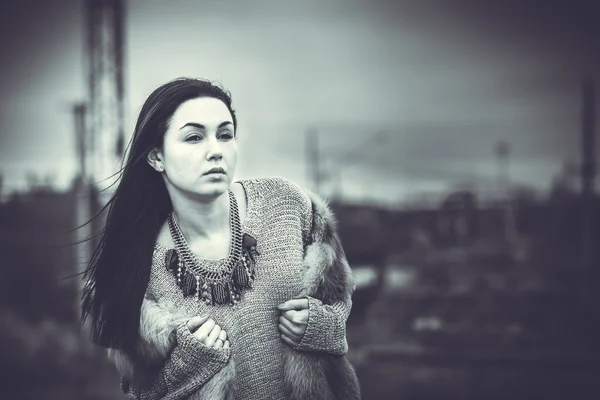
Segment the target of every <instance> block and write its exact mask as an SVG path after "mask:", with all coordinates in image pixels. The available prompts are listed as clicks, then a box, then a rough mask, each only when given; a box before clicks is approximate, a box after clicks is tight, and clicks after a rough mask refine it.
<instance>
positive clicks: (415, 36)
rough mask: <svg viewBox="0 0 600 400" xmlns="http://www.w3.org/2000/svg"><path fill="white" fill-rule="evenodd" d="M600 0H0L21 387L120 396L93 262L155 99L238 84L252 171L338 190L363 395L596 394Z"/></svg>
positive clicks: (2, 188)
mask: <svg viewBox="0 0 600 400" xmlns="http://www.w3.org/2000/svg"><path fill="white" fill-rule="evenodd" d="M599 42H600V4H599V3H598V2H597V1H553V2H549V1H519V2H517V1H512V0H511V1H502V2H500V1H496V2H493V1H461V0H457V1H451V0H447V1H443V0H440V1H431V0H422V1H417V0H414V1H409V0H405V1H384V0H371V1H368V2H367V1H366V0H365V1H354V0H348V1H341V0H332V1H327V2H324V1H312V0H309V1H302V2H284V1H274V0H273V1H257V2H248V1H246V2H243V1H183V0H170V1H166V0H143V1H142V0H85V1H84V0H52V1H43V0H23V1H20V2H3V3H2V5H0V54H2V63H1V64H0V72H1V73H0V249H1V251H2V253H1V254H2V257H1V258H2V264H1V265H2V274H3V278H2V279H0V338H1V340H0V353H1V354H2V359H1V364H0V374H1V376H2V380H1V381H2V382H3V385H2V389H1V391H2V394H1V395H0V397H2V398H6V399H33V398H45V399H118V398H120V390H119V387H118V377H117V375H116V373H115V372H114V370H113V369H112V367H111V366H110V365H108V363H107V362H106V361H105V359H104V358H105V357H104V353H103V352H102V351H99V350H98V349H96V348H94V346H92V345H91V344H90V343H89V340H88V338H87V337H85V336H84V335H81V334H80V333H79V332H78V330H77V323H78V318H79V311H78V310H79V294H78V290H79V281H78V280H77V279H74V278H69V277H70V276H72V275H73V274H76V273H78V272H79V271H81V270H82V268H83V267H84V266H85V262H86V260H87V259H88V258H89V254H90V253H89V252H90V245H89V242H88V243H87V244H85V243H84V244H82V245H79V246H74V245H73V243H75V242H77V241H80V240H82V239H84V238H87V237H89V236H90V235H91V234H93V233H94V232H95V231H97V230H98V229H100V228H101V226H98V224H95V225H94V224H92V225H87V226H86V227H84V228H80V229H77V230H74V228H75V227H77V226H79V225H81V224H82V223H84V222H85V221H87V220H88V219H89V218H90V216H91V215H93V212H94V210H97V208H98V206H99V205H102V204H103V202H104V201H106V195H101V194H100V195H99V191H100V190H102V189H103V188H106V187H107V186H108V185H109V184H110V183H111V182H112V181H111V180H110V179H107V178H109V177H110V176H111V175H112V174H113V173H114V172H115V171H116V170H117V167H118V161H119V159H120V157H122V155H123V152H124V148H125V147H126V144H127V143H128V141H129V139H130V136H131V132H132V129H133V125H134V123H135V119H136V117H137V114H138V111H139V109H140V108H141V105H142V103H143V101H144V100H145V98H146V97H147V96H148V95H149V94H150V92H151V91H152V90H153V89H154V88H156V87H157V86H159V85H160V84H162V83H164V82H166V81H168V80H171V79H173V78H175V77H179V76H195V77H203V78H208V79H211V80H216V81H218V82H221V83H222V84H223V85H224V86H225V87H226V88H227V89H229V90H230V91H231V92H232V94H233V102H234V107H235V108H236V110H237V113H238V118H239V121H240V125H239V130H238V133H239V135H240V142H241V143H240V145H241V148H242V150H241V151H242V158H241V160H240V163H239V164H238V173H237V176H236V178H237V179H246V178H252V177H260V176H273V175H278V176H285V177H287V178H290V179H292V180H294V181H295V182H297V183H298V184H299V185H301V186H304V187H306V188H309V189H312V190H314V191H316V192H318V193H320V194H321V195H323V196H325V197H326V198H328V199H329V201H330V202H331V204H332V206H333V208H334V211H335V212H336V214H337V216H338V219H339V222H340V234H341V237H342V241H343V244H344V247H345V249H346V252H347V257H348V260H349V262H350V264H351V266H352V268H353V272H354V275H355V278H356V282H357V289H356V292H355V295H354V306H353V311H352V314H351V316H350V320H349V322H348V340H349V344H350V353H349V357H350V359H351V362H352V363H353V365H354V366H355V368H356V370H357V372H358V375H359V379H360V381H361V386H362V391H363V398H365V399H397V398H401V399H442V398H443V399H563V398H572V399H588V398H594V399H595V398H598V396H599V395H598V393H599V391H600V380H599V379H598V376H599V373H600V351H599V349H600V346H599V338H600V335H599V334H600V321H599V313H598V311H599V305H600V302H599V300H600V294H599V289H600V262H599V260H600V256H599V250H598V246H597V243H598V242H599V241H600V223H599V222H600V201H599V198H598V190H597V187H598V184H599V179H598V175H597V166H596V165H597V160H598V154H599V153H600V151H599V149H600V144H599V143H598V112H599V106H598V104H599V100H598V96H599V94H598V91H599V87H600V43H599Z"/></svg>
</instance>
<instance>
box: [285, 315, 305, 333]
mask: <svg viewBox="0 0 600 400" xmlns="http://www.w3.org/2000/svg"><path fill="white" fill-rule="evenodd" d="M279 324H281V325H283V326H284V327H286V328H287V329H288V330H289V331H290V332H292V333H293V334H294V335H298V336H299V335H302V334H304V332H302V328H300V327H299V326H297V325H295V324H294V323H293V322H292V321H290V320H288V319H287V318H285V317H284V316H281V317H279Z"/></svg>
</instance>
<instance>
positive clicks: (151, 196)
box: [81, 78, 237, 353]
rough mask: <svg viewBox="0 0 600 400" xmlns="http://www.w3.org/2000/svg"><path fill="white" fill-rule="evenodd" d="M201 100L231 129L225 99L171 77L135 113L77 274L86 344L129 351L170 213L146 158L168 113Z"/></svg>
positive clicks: (158, 142) (219, 92)
mask: <svg viewBox="0 0 600 400" xmlns="http://www.w3.org/2000/svg"><path fill="white" fill-rule="evenodd" d="M200 97H212V98H215V99H218V100H221V101H222V102H223V103H224V104H225V105H226V106H227V108H228V109H229V112H230V113H231V116H232V118H233V125H234V129H236V128H237V119H236V115H235V112H234V110H233V108H232V106H231V94H230V93H229V92H228V91H226V90H225V89H223V88H222V87H221V86H219V85H217V84H215V83H213V82H210V81H207V80H202V79H194V78H178V79H175V80H173V81H171V82H168V83H166V84H164V85H162V86H160V87H158V88H157V89H156V90H154V91H153V92H152V94H150V96H149V97H148V98H147V99H146V101H145V103H144V105H143V106H142V109H141V111H140V114H139V117H138V119H137V123H136V125H135V130H134V132H133V137H132V139H131V141H130V143H129V146H128V147H129V154H128V156H127V158H126V160H125V162H124V165H123V168H122V169H121V171H120V177H119V181H118V185H117V187H116V190H115V192H114V194H113V196H112V198H111V199H110V200H109V202H108V203H107V204H106V206H105V207H104V210H107V211H108V213H107V218H106V224H105V226H104V228H103V230H102V233H101V235H100V241H99V244H98V246H97V247H96V249H95V250H94V252H93V255H92V258H91V260H90V262H89V264H88V266H87V268H86V270H85V273H84V275H83V279H84V281H85V284H84V289H83V292H82V298H81V300H82V303H81V308H82V318H81V324H82V325H83V324H84V323H85V321H86V320H87V318H88V317H89V318H90V319H91V324H90V325H91V336H92V340H93V341H94V342H95V343H97V344H99V345H101V346H104V347H111V348H118V349H121V350H124V351H126V352H128V353H131V352H133V349H134V348H135V345H136V342H137V339H138V336H139V333H138V332H139V323H140V307H141V304H142V301H143V298H144V294H145V291H146V287H147V285H148V281H149V279H150V268H151V264H152V254H153V249H154V244H155V241H156V237H157V235H158V233H159V231H160V228H161V226H162V224H163V223H164V221H165V220H166V219H167V216H168V213H169V212H170V211H171V208H172V205H171V200H170V198H169V195H168V193H167V189H166V187H165V184H164V182H163V180H162V178H161V175H160V174H159V173H157V172H156V171H155V170H154V169H152V168H151V167H150V166H149V165H148V163H147V156H148V154H149V152H150V151H152V150H153V149H155V148H161V147H162V145H163V139H164V135H165V132H166V130H167V127H168V124H169V121H170V119H171V117H172V116H173V114H174V113H175V110H176V109H177V108H178V107H179V106H180V105H181V104H182V103H183V102H185V101H187V100H191V99H195V98H200Z"/></svg>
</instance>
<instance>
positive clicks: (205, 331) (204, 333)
mask: <svg viewBox="0 0 600 400" xmlns="http://www.w3.org/2000/svg"><path fill="white" fill-rule="evenodd" d="M215 325H216V324H215V321H213V319H212V318H211V319H209V320H208V321H206V322H205V323H203V324H202V326H201V327H200V328H198V330H197V331H196V332H194V336H196V339H198V340H199V341H201V342H202V343H204V344H206V339H207V338H208V335H209V334H210V332H212V329H213V328H214V327H215Z"/></svg>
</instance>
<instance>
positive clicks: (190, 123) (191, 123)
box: [179, 121, 233, 130]
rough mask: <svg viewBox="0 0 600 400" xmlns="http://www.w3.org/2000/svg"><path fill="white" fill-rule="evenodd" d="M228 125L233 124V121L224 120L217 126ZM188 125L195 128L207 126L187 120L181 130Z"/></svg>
mask: <svg viewBox="0 0 600 400" xmlns="http://www.w3.org/2000/svg"><path fill="white" fill-rule="evenodd" d="M226 125H233V122H231V121H223V122H221V123H220V124H219V126H218V127H217V129H219V128H222V127H224V126H226ZM186 126H193V127H194V128H198V129H206V127H205V126H204V125H202V124H199V123H197V122H187V123H186V124H185V125H183V126H182V127H181V128H179V130H182V129H183V128H185V127H186Z"/></svg>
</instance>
